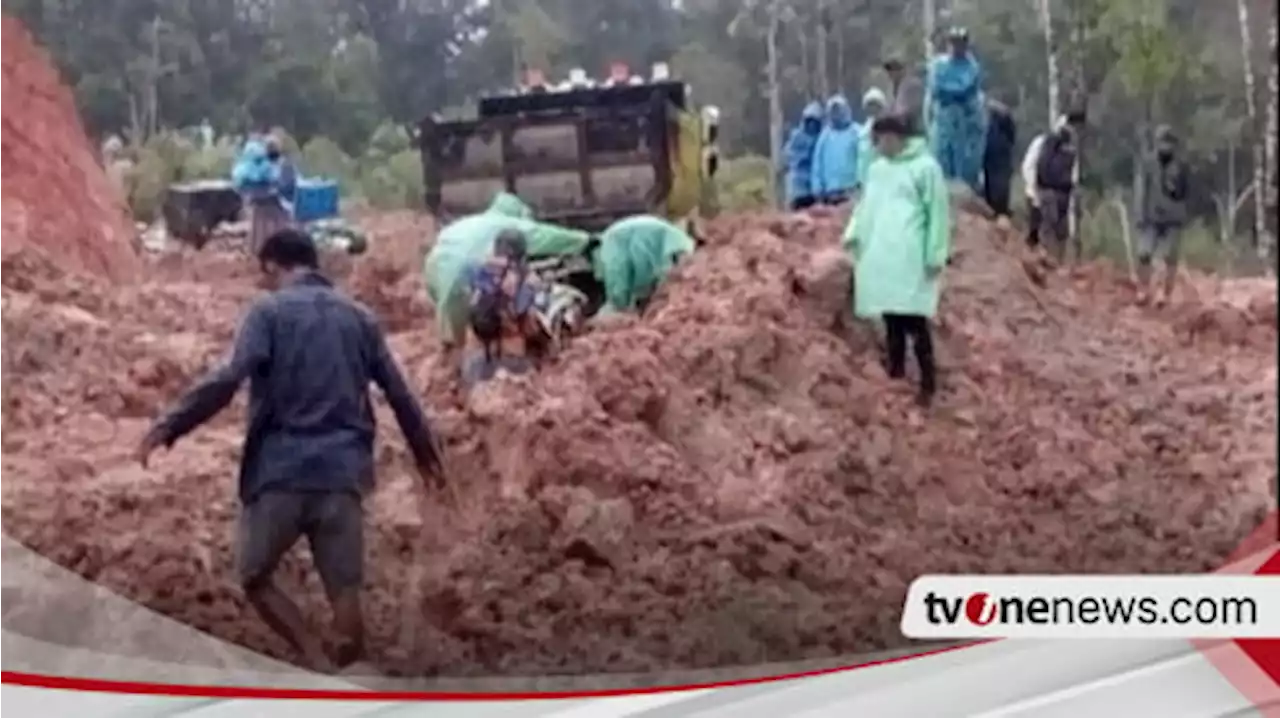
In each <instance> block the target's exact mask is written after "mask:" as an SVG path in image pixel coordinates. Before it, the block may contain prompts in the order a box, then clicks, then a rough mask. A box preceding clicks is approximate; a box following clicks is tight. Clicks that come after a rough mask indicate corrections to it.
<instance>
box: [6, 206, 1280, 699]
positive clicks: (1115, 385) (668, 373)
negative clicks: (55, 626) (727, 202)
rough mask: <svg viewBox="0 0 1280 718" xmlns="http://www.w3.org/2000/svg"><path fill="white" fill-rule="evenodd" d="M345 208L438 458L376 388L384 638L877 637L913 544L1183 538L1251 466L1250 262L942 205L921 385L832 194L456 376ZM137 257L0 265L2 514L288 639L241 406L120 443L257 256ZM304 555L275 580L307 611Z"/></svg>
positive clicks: (378, 653) (537, 653) (355, 270)
mask: <svg viewBox="0 0 1280 718" xmlns="http://www.w3.org/2000/svg"><path fill="white" fill-rule="evenodd" d="M372 221H374V224H375V236H376V237H377V240H375V241H378V240H381V241H380V242H379V244H378V246H376V247H375V249H374V251H373V253H372V255H371V256H369V257H368V258H366V259H361V260H357V261H356V262H354V263H346V264H344V266H341V267H337V268H336V269H337V271H338V273H339V274H340V275H341V276H342V277H344V280H343V281H344V282H345V284H346V286H348V287H349V288H351V289H352V291H353V292H355V293H356V294H357V295H358V296H360V297H361V298H362V299H364V300H365V301H366V302H367V303H369V304H370V305H371V306H374V307H377V308H378V310H379V311H380V312H381V313H382V314H383V315H384V321H385V323H386V324H387V325H388V326H389V327H391V328H392V330H393V331H394V337H393V346H394V347H395V350H396V353H397V356H398V357H399V358H400V360H401V361H402V362H403V364H404V365H405V367H406V371H407V372H408V373H409V374H410V376H411V378H412V381H413V383H414V384H415V386H417V387H418V389H419V390H420V392H421V395H422V396H423V398H424V400H425V401H427V402H428V404H429V406H430V409H431V411H432V414H433V415H434V416H435V417H436V422H437V424H438V426H439V427H440V429H441V431H442V432H443V433H444V435H445V436H446V437H447V441H448V447H449V452H450V464H451V470H452V478H453V486H454V489H453V493H452V494H451V495H450V496H441V495H437V494H428V493H426V492H424V491H423V490H422V489H420V487H419V486H418V484H417V481H416V479H415V478H414V477H413V474H412V472H411V471H409V469H408V464H407V462H406V459H405V453H404V450H403V446H402V443H401V441H400V439H399V437H398V435H397V434H396V430H395V428H394V427H395V425H394V421H393V420H392V419H391V417H390V416H389V414H388V413H387V412H385V411H384V410H382V409H380V415H381V424H382V426H383V427H384V431H383V436H382V437H381V438H380V440H379V466H380V468H381V476H380V488H379V491H378V493H377V494H376V495H375V496H374V497H373V499H372V500H371V504H370V506H371V508H370V511H369V519H368V527H369V536H370V542H369V543H370V546H369V581H368V589H369V590H368V614H369V619H370V622H371V628H372V631H373V636H374V638H373V648H372V653H373V661H374V662H375V663H376V664H377V665H378V666H379V667H380V668H381V669H382V670H384V671H387V672H391V673H396V674H419V675H420V674H453V675H476V674H494V673H502V674H523V675H530V674H539V673H547V672H595V671H614V670H627V671H633V670H651V669H660V668H677V667H694V666H723V665H730V664H742V663H756V662H761V661H777V660H790V659H799V658H813V657H823V656H828V655H832V654H839V653H852V652H857V651H864V650H872V649H878V648H883V647H887V646H896V645H901V644H902V643H904V641H903V639H902V638H901V637H900V636H899V634H898V628H897V626H898V616H899V613H898V612H899V607H900V605H901V600H902V597H903V595H904V592H905V589H906V586H907V584H908V582H909V581H910V580H911V579H912V578H913V577H915V576H917V575H919V574H921V573H924V572H945V571H952V572H954V571H966V572H967V571H972V572H977V571H1103V572H1122V571H1124V572H1127V571H1144V572H1147V571H1150V572H1155V571H1198V570H1204V569H1207V568H1211V567H1213V566H1214V565H1216V564H1217V563H1218V562H1220V561H1221V559H1222V558H1223V557H1224V556H1226V555H1227V554H1228V553H1229V552H1230V551H1231V549H1232V548H1234V546H1235V545H1236V543H1238V542H1239V541H1240V540H1241V539H1242V538H1243V537H1244V536H1246V535H1247V534H1248V533H1249V531H1250V530H1251V529H1252V528H1253V527H1254V526H1255V525H1256V523H1257V522H1258V521H1259V520H1260V519H1261V517H1262V515H1263V513H1264V511H1265V509H1266V508H1267V507H1268V505H1269V504H1270V502H1271V501H1272V499H1270V498H1269V494H1268V490H1269V483H1268V482H1269V481H1270V480H1271V477H1272V476H1273V473H1272V472H1273V471H1274V466H1275V441H1274V433H1273V432H1274V419H1275V381H1276V380H1275V366H1276V363H1275V325H1274V303H1275V299H1274V288H1269V287H1266V286H1265V285H1263V286H1261V287H1253V288H1246V289H1241V290H1238V292H1237V293H1239V292H1244V293H1246V294H1250V293H1251V294H1250V298H1245V299H1243V300H1242V299H1240V298H1239V297H1234V298H1232V296H1233V295H1232V291H1237V289H1236V288H1237V287H1238V286H1245V285H1236V284H1231V285H1229V286H1228V288H1227V290H1225V291H1222V292H1218V291H1217V289H1215V287H1216V285H1215V284H1214V283H1212V282H1209V281H1207V280H1197V281H1196V282H1195V283H1193V284H1191V285H1188V286H1186V287H1184V289H1183V293H1182V296H1181V297H1180V299H1179V300H1178V301H1177V302H1175V304H1174V305H1172V306H1171V307H1170V308H1168V309H1165V310H1162V311H1156V310H1139V309H1135V308H1132V307H1131V306H1130V299H1131V297H1130V296H1129V293H1128V291H1127V290H1126V289H1125V288H1124V287H1123V285H1121V284H1120V283H1118V282H1117V280H1116V279H1115V274H1114V272H1111V271H1109V270H1107V269H1105V268H1102V267H1094V266H1086V267H1083V268H1081V269H1079V270H1077V271H1076V272H1075V273H1074V274H1073V275H1061V276H1051V277H1049V278H1048V280H1047V286H1045V287H1036V286H1034V285H1033V284H1031V283H1030V282H1028V280H1027V278H1026V275H1025V273H1024V272H1023V268H1022V264H1021V263H1020V262H1019V261H1018V260H1017V259H1016V258H1015V257H1014V256H1013V254H1014V253H1015V250H1014V249H1013V248H1012V247H1013V246H1015V245H1014V243H1012V242H1011V243H1010V244H1008V245H1006V244H1005V243H1004V240H1002V239H1001V235H1000V234H999V232H997V231H996V230H994V229H992V228H991V227H990V226H989V225H987V224H986V223H985V222H984V221H982V220H978V219H972V218H969V217H963V218H962V219H961V221H960V225H959V229H958V233H957V262H956V265H955V266H954V267H953V268H952V269H951V271H950V272H949V274H948V279H947V287H946V292H945V297H944V309H943V311H942V316H941V318H940V322H939V324H940V327H939V330H938V337H939V344H940V349H939V351H940V355H941V356H940V360H941V362H942V365H943V386H944V389H943V393H942V396H941V400H940V402H939V406H938V407H937V408H935V409H934V410H933V411H932V412H931V413H929V414H925V413H922V412H921V411H920V410H919V409H917V408H916V407H915V406H914V404H913V403H912V401H911V398H912V397H911V392H910V388H909V387H907V386H905V385H898V384H894V383H891V382H890V381H888V380H887V379H885V378H884V376H883V372H882V371H881V369H880V368H879V365H878V354H877V351H878V349H877V339H876V335H875V333H874V331H872V330H870V329H868V328H866V327H862V326H860V325H858V324H857V323H855V322H852V321H850V319H849V317H848V316H847V315H848V307H847V299H846V297H847V296H848V292H849V285H848V279H847V277H848V266H847V263H845V261H844V260H843V258H842V257H841V256H840V254H839V253H838V251H835V250H833V247H834V245H835V238H836V236H837V234H838V229H839V223H838V219H836V218H828V217H818V218H816V219H810V218H786V217H771V216H761V217H749V216H744V217H731V218H726V219H722V220H718V221H717V222H715V223H713V224H712V225H711V226H710V228H709V234H710V243H709V246H707V247H706V248H705V249H704V250H703V251H701V252H700V253H699V254H698V255H697V256H696V257H695V258H694V259H693V260H692V261H691V262H690V263H689V264H688V265H687V266H686V267H684V268H682V269H681V270H679V271H678V273H677V276H676V277H675V278H674V279H673V281H672V282H671V283H670V284H669V285H668V286H667V287H666V288H665V289H664V290H663V292H662V296H661V297H660V298H659V299H658V301H657V303H656V305H655V306H654V308H653V310H652V313H651V314H650V315H649V316H647V317H646V318H645V319H643V320H637V319H616V320H613V321H611V322H608V323H605V324H603V325H601V326H600V327H599V328H598V329H597V330H596V331H594V332H593V333H592V334H590V335H588V336H586V337H584V338H582V339H581V340H580V341H578V342H577V343H575V344H574V345H573V346H572V347H571V348H570V350H569V351H568V352H567V354H566V355H565V356H564V357H562V358H561V359H560V360H559V361H558V362H557V363H556V364H555V365H554V366H552V367H550V368H549V369H548V370H547V371H545V372H544V373H543V374H541V375H540V376H538V377H536V378H518V379H504V380H501V381H499V382H497V383H495V384H493V385H492V386H489V387H485V388H482V389H481V390H480V391H479V392H478V393H477V394H476V395H474V396H473V397H471V399H470V401H464V400H462V399H461V398H460V397H459V396H458V395H457V393H456V392H455V389H454V387H453V385H452V382H451V381H450V379H449V376H448V373H447V372H446V371H445V370H444V369H443V368H442V367H441V366H440V365H439V364H438V362H437V357H436V354H435V350H436V345H435V341H434V338H433V337H432V335H431V329H430V327H431V326H432V324H431V323H430V322H429V321H428V318H429V312H428V310H427V309H426V307H425V305H424V303H423V301H422V299H421V292H420V290H419V287H418V284H417V281H418V280H417V271H416V270H417V266H418V265H417V261H418V257H420V256H421V254H420V247H421V246H422V245H423V243H424V242H425V240H426V234H427V232H428V231H429V230H428V229H427V228H425V226H419V225H417V224H415V223H413V221H412V220H405V219H403V218H391V219H389V220H388V221H387V222H385V223H384V225H385V226H378V225H377V222H376V220H372ZM148 272H149V276H150V279H149V281H147V282H145V283H143V284H141V285H137V286H124V287H120V286H110V285H109V284H108V283H106V282H105V281H102V280H97V279H92V278H85V277H82V276H76V277H71V276H67V275H62V274H61V272H60V270H58V269H57V268H56V267H54V266H52V265H51V264H40V263H36V262H33V261H26V262H25V263H17V262H10V263H8V264H7V265H6V266H5V267H4V279H5V295H4V296H5V298H4V302H5V305H4V339H5V343H4V354H5V357H4V361H5V365H4V369H5V384H6V391H5V406H4V446H3V449H4V457H3V458H4V476H5V478H6V481H5V482H4V487H3V488H4V524H5V530H6V531H7V532H9V533H10V534H11V535H13V536H14V537H16V538H18V539H20V540H22V541H23V542H25V543H27V544H28V545H30V546H32V547H34V548H36V549H37V550H39V551H41V552H42V553H44V554H46V555H48V556H50V557H51V558H53V559H54V560H56V561H58V562H59V563H61V564H63V565H65V566H67V567H69V568H71V569H73V570H75V571H77V572H79V573H80V574H82V575H84V576H87V577H89V578H92V579H94V580H97V581H99V582H102V583H104V584H106V585H107V586H110V587H112V588H114V589H115V590H117V591H119V592H121V593H123V594H124V595H126V596H130V597H133V598H135V599H137V600H139V601H142V602H144V603H145V604H147V605H149V606H152V607H154V608H156V609H158V610H160V611H163V612H164V613H167V614H169V615H172V616H175V617H177V618H179V619H181V620H184V621H186V622H189V623H191V624H193V625H196V626H198V627H200V628H202V629H204V630H207V631H210V632H212V633H214V634H216V635H219V636H223V637H226V638H228V639H230V640H234V641H238V642H241V643H244V644H245V645H248V646H250V647H253V648H258V649H261V650H264V651H268V652H270V653H274V654H277V655H282V656H284V655H286V654H285V653H284V652H283V648H282V646H281V645H280V644H279V642H278V641H277V640H276V639H275V638H274V637H272V636H271V635H270V634H269V633H268V631H267V630H266V629H265V627H263V626H262V625H261V624H260V623H259V622H258V621H257V620H256V619H255V618H253V617H252V616H251V614H249V613H248V612H247V610H246V606H245V605H244V604H243V602H242V600H241V599H240V598H239V596H238V592H237V590H236V588H235V586H234V585H233V583H232V582H231V576H232V572H231V558H232V556H231V544H230V539H231V533H232V526H233V523H232V522H233V519H234V516H235V512H236V503H235V496H234V472H235V465H236V460H237V454H238V445H239V442H240V439H241V430H242V415H241V411H242V407H241V406H240V405H239V404H237V408H236V409H234V410H231V411H228V412H226V413H225V414H223V415H222V416H220V417H218V418H217V419H216V420H215V421H214V422H213V423H212V425H210V426H208V427H206V428H203V429H201V430H199V431H197V432H196V433H195V434H193V435H192V436H191V437H189V438H187V439H186V440H184V441H183V442H181V443H179V444H178V445H177V446H176V447H175V448H174V450H173V451H172V452H171V453H169V454H167V455H161V456H158V457H157V458H156V460H155V462H154V464H153V467H152V468H151V470H149V471H144V470H142V469H141V468H139V467H137V466H135V465H131V464H130V462H129V459H128V452H129V450H130V449H131V447H132V446H133V444H134V442H135V441H136V440H137V438H138V437H139V436H140V434H141V432H142V431H143V430H144V427H145V423H146V420H147V419H148V418H149V417H150V416H152V415H153V414H154V413H155V412H157V411H159V410H160V409H161V408H162V407H163V406H164V404H165V403H166V402H167V401H168V400H170V399H172V397H173V396H174V395H175V394H176V392H178V391H180V390H181V388H182V387H183V386H185V385H186V384H187V383H188V382H189V381H191V380H192V379H193V378H194V377H196V376H197V375H198V373H199V371H200V370H201V369H202V368H204V367H206V366H208V365H209V364H210V363H211V362H213V361H215V360H216V359H217V358H218V357H219V356H220V355H221V353H222V352H223V351H224V350H225V346H226V342H227V341H228V340H229V338H230V336H231V333H232V331H233V330H234V326H235V322H236V319H237V316H238V312H239V311H240V310H241V309H242V308H243V307H244V305H245V303H246V302H247V301H248V299H249V298H250V297H251V296H253V294H254V292H255V291H256V290H255V289H254V286H253V276H252V267H251V263H248V262H245V261H244V260H243V259H240V258H237V257H234V256H228V255H222V254H219V253H218V252H216V251H208V252H205V253H203V254H199V255H195V254H184V255H172V256H167V257H163V258H160V259H157V260H154V261H151V264H150V266H149V269H148ZM1267 292H1270V295H1268V294H1267ZM1218 295H1221V296H1222V297H1223V298H1222V299H1221V300H1220V299H1219V298H1218ZM1268 302H1270V304H1269V306H1270V307H1271V309H1270V310H1268V309H1267V306H1268ZM1268 311H1270V312H1271V314H1270V315H1267V312H1268ZM1224 313H1225V314H1224ZM1220 315H1222V316H1229V317H1232V318H1231V319H1228V320H1225V323H1224V321H1223V320H1221V317H1220ZM304 554H305V552H304V551H303V550H302V549H298V551H297V552H296V554H295V555H294V556H292V557H291V559H290V560H289V561H288V562H287V563H286V564H285V566H284V568H283V571H282V580H283V581H284V583H285V584H286V585H287V586H289V587H290V588H292V589H293V590H294V591H296V592H299V593H302V594H304V595H306V596H307V599H306V602H307V606H308V609H309V611H310V612H311V614H312V615H313V616H315V617H316V618H317V620H320V619H322V618H323V617H324V616H326V615H327V611H326V610H325V608H324V606H323V604H322V602H321V601H320V599H319V596H320V592H319V590H318V586H317V585H316V583H315V580H314V578H312V577H311V575H310V571H309V568H308V565H307V562H306V561H305V555H304Z"/></svg>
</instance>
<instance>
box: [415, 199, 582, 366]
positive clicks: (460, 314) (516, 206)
mask: <svg viewBox="0 0 1280 718" xmlns="http://www.w3.org/2000/svg"><path fill="white" fill-rule="evenodd" d="M506 229H516V230H519V231H521V232H523V233H524V235H525V240H526V241H527V242H528V246H529V255H530V256H533V257H546V256H563V255H570V254H577V253H581V252H584V251H586V247H587V242H588V240H589V239H590V235H588V234H587V233H586V232H581V231H578V230H573V229H566V228H564V227H559V226H557V225H554V224H546V223H544V222H537V221H535V220H534V219H533V211H532V210H531V209H530V208H529V206H528V205H526V204H525V203H524V202H522V201H520V198H519V197H516V196H515V195H512V194H508V193H506V192H503V193H500V194H498V195H497V196H496V197H494V198H493V202H491V203H490V204H489V208H488V209H486V210H485V211H483V212H481V213H479V214H473V215H469V216H466V217H463V218H461V219H459V220H457V221H455V222H453V223H452V224H450V225H449V226H447V227H445V228H444V229H443V230H442V231H441V232H440V235H439V236H438V237H436V243H435V246H433V247H432V248H431V251H430V252H429V253H428V254H427V258H426V260H425V261H424V262H423V268H422V272H423V279H424V283H425V284H426V287H427V297H428V299H430V300H431V303H432V304H433V305H434V306H435V308H436V323H437V326H438V329H439V332H440V338H441V340H442V341H444V342H446V343H451V344H460V343H461V342H462V340H463V338H464V337H465V336H466V329H467V319H468V317H467V307H468V302H467V286H466V282H467V268H468V267H470V266H471V265H472V264H474V263H477V262H482V261H484V259H485V257H487V256H489V253H490V252H491V251H492V250H493V242H494V240H495V239H497V237H498V235H499V234H500V233H501V232H502V231H503V230H506Z"/></svg>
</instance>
